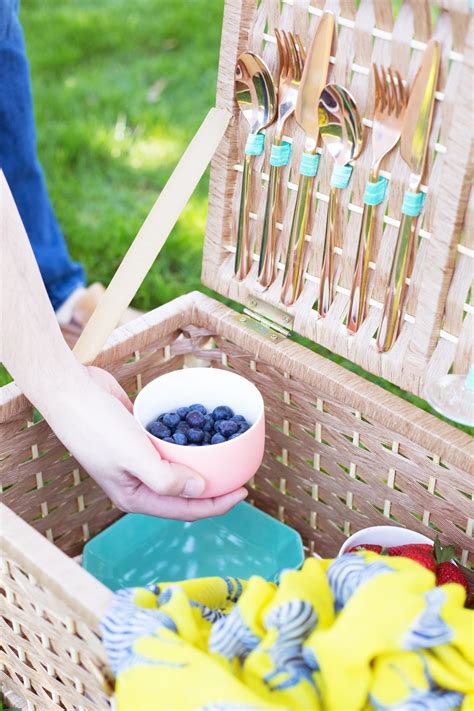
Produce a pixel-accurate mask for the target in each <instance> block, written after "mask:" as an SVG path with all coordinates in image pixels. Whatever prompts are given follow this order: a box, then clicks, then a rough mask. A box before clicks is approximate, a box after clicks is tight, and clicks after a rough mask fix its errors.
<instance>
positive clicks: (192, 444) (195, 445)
mask: <svg viewBox="0 0 474 711" xmlns="http://www.w3.org/2000/svg"><path fill="white" fill-rule="evenodd" d="M200 446H201V445H200V444H194V442H192V443H191V444H188V447H200Z"/></svg>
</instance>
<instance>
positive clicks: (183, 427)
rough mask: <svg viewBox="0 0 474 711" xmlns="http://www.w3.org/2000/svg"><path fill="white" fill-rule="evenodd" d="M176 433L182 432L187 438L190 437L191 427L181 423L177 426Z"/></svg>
mask: <svg viewBox="0 0 474 711" xmlns="http://www.w3.org/2000/svg"><path fill="white" fill-rule="evenodd" d="M175 432H182V433H183V434H185V435H186V436H188V432H189V425H188V423H187V422H183V421H181V422H180V423H179V425H178V426H177V428H176V430H175Z"/></svg>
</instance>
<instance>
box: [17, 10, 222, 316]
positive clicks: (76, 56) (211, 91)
mask: <svg viewBox="0 0 474 711" xmlns="http://www.w3.org/2000/svg"><path fill="white" fill-rule="evenodd" d="M222 12H223V3H222V0H173V1H172V2H169V0H167V1H166V2H165V1H164V0H134V2H130V0H101V2H100V3H97V2H95V1H93V0H68V2H67V3H58V2H57V0H23V4H22V12H21V19H22V22H23V26H24V30H25V36H26V43H27V49H28V54H29V57H30V62H31V71H32V83H33V92H34V99H35V107H36V118H37V131H38V147H39V154H40V158H41V160H42V163H43V166H44V169H45V173H46V176H47V180H48V185H49V188H50V193H51V197H52V201H53V204H54V206H55V209H56V212H57V215H58V218H59V220H60V223H61V225H62V227H63V229H64V232H65V235H66V238H67V242H68V245H69V247H70V251H71V253H72V255H73V257H74V258H75V259H78V260H80V261H81V262H83V264H84V265H85V268H86V270H87V275H88V278H89V280H90V281H95V280H99V281H102V282H104V283H108V282H109V280H110V278H111V277H112V275H113V274H114V272H115V270H116V268H117V266H118V264H119V262H120V260H121V258H122V257H123V255H124V253H125V251H126V250H127V247H128V246H129V244H130V243H131V241H132V240H133V238H134V237H135V235H136V233H137V231H138V229H139V227H140V225H141V224H142V222H143V220H144V219H145V217H146V215H147V214H148V212H149V210H150V208H151V206H152V205H153V203H154V201H155V200H156V197H157V195H158V193H159V192H160V190H161V189H162V187H163V186H164V184H165V183H166V180H167V178H168V177H169V175H170V173H171V171H172V169H173V167H174V165H175V163H176V161H177V160H178V158H179V156H180V155H181V153H182V151H183V150H184V148H185V146H186V145H187V143H188V142H189V140H190V138H191V137H192V136H193V134H194V133H195V131H196V129H197V128H198V126H199V124H200V123H201V121H202V119H203V118H204V116H205V114H206V113H207V111H208V109H209V108H210V107H211V106H213V105H214V101H215V85H216V72H217V61H218V54H219V41H220V27H221V22H222ZM206 205H207V178H206V179H203V180H202V181H201V184H200V185H199V187H198V189H197V191H196V192H195V194H194V196H193V198H192V200H191V201H190V203H189V205H188V207H187V208H186V210H185V211H184V213H183V215H182V217H181V219H180V220H179V223H178V225H177V226H176V228H175V229H174V231H173V233H172V235H171V236H170V238H169V240H168V242H167V244H166V246H165V248H164V249H163V251H162V253H161V255H160V258H159V260H157V262H156V263H155V264H154V266H153V267H152V269H151V272H150V274H149V276H148V277H147V279H146V281H145V282H144V284H143V286H142V288H141V289H140V291H139V293H138V295H137V297H136V299H135V302H134V303H135V305H136V306H137V307H139V308H142V309H146V310H148V309H151V308H154V307H156V306H157V305H158V304H161V303H163V302H165V301H169V300H170V299H172V298H174V297H175V296H177V295H178V294H181V293H184V292H186V291H189V290H191V289H194V288H196V287H198V286H199V275H200V261H201V249H202V240H203V234H204V227H205V218H206Z"/></svg>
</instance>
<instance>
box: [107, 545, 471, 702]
mask: <svg viewBox="0 0 474 711" xmlns="http://www.w3.org/2000/svg"><path fill="white" fill-rule="evenodd" d="M464 603H465V591H464V589H463V588H462V587H461V586H460V585H457V584H449V585H444V586H443V587H436V586H435V576H434V575H433V573H431V572H430V571H428V570H426V569H424V568H422V567H421V566H420V565H418V564H417V563H415V562H413V561H411V560H408V559H406V558H389V557H385V556H379V555H377V554H375V553H370V552H364V553H357V554H346V555H344V556H342V557H341V558H337V559H335V560H317V559H309V560H307V561H306V563H305V564H304V566H303V568H302V569H301V570H300V571H287V572H285V573H283V575H282V576H281V582H280V584H279V585H278V586H277V585H275V584H274V583H269V582H267V581H265V580H263V579H262V578H259V577H253V578H251V579H250V580H248V581H241V580H237V579H235V578H203V579H198V580H188V581H185V582H182V583H179V584H178V583H170V584H163V585H161V584H160V585H155V586H150V587H149V588H147V589H142V588H136V589H130V590H122V591H120V592H118V593H117V594H116V595H115V597H114V602H113V604H112V606H111V608H110V610H109V611H108V613H107V616H106V617H105V619H104V620H103V623H102V633H103V638H104V643H105V646H106V649H107V652H108V656H109V660H110V663H111V666H112V669H113V671H114V673H115V675H116V678H117V683H116V704H117V708H118V711H155V710H157V711H158V710H159V709H163V710H164V711H191V710H192V711H197V710H199V711H264V710H265V711H267V710H269V709H272V710H273V711H290V710H291V711H293V710H300V709H301V711H303V710H304V711H319V710H320V709H321V710H323V709H324V710H325V711H359V710H360V711H367V710H368V709H376V711H448V710H449V709H462V711H468V710H469V711H474V611H472V610H469V609H467V608H465V607H464Z"/></svg>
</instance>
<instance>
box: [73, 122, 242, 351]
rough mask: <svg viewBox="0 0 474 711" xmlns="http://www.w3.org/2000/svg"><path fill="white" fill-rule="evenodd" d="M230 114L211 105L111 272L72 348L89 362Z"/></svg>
mask: <svg viewBox="0 0 474 711" xmlns="http://www.w3.org/2000/svg"><path fill="white" fill-rule="evenodd" d="M230 118H231V114H230V113H229V112H228V111H226V110H223V109H211V110H210V111H209V113H208V115H207V116H206V118H205V119H204V121H203V123H202V124H201V126H200V128H199V130H198V131H197V133H196V135H195V136H194V138H193V140H192V141H191V143H190V144H189V146H188V147H187V149H186V151H185V153H184V155H183V156H182V158H181V160H180V161H179V163H178V165H177V166H176V168H175V169H174V171H173V173H172V175H171V177H170V178H169V180H168V182H167V183H166V185H165V187H164V188H163V190H162V191H161V193H160V195H159V197H158V199H157V201H156V202H155V204H154V205H153V207H152V208H151V210H150V213H149V215H148V217H147V218H146V220H145V222H144V223H143V225H142V226H141V228H140V230H139V232H138V234H137V236H136V237H135V239H134V241H133V242H132V244H131V245H130V247H129V250H128V252H127V253H126V255H125V257H124V258H123V260H122V262H121V264H120V266H119V268H118V269H117V271H116V272H115V274H114V276H113V278H112V281H111V282H110V284H109V286H108V288H107V290H106V292H105V293H104V295H103V297H102V298H101V300H100V302H99V304H98V305H97V308H96V310H95V311H94V313H93V314H92V316H91V318H90V320H89V321H88V323H87V325H86V327H85V328H84V331H83V332H82V334H81V336H80V338H79V340H78V341H77V343H76V346H75V348H74V353H75V355H76V357H77V358H78V360H79V361H80V362H81V363H91V362H92V361H93V360H94V359H95V358H96V357H97V355H98V353H99V352H100V350H101V349H102V347H103V345H104V343H105V342H106V340H107V338H108V337H109V336H110V334H111V333H112V331H113V330H114V328H115V327H116V325H117V323H118V322H119V320H120V317H121V316H122V314H123V313H124V311H125V309H126V308H127V307H128V305H129V304H130V302H131V301H132V299H133V297H134V296H135V294H136V293H137V291H138V289H139V288H140V285H141V284H142V282H143V280H144V278H145V276H146V275H147V273H148V271H149V270H150V268H151V266H152V264H153V262H154V261H155V259H156V258H157V256H158V254H159V253H160V251H161V248H162V247H163V245H164V243H165V242H166V240H167V238H168V235H169V234H170V232H171V230H172V229H173V227H174V225H175V223H176V221H177V219H178V217H179V215H180V214H181V212H182V210H183V208H184V207H185V205H186V203H187V202H188V200H189V198H190V197H191V195H192V193H193V191H194V189H195V187H196V185H197V184H198V182H199V180H200V178H201V177H202V175H203V173H204V171H205V170H206V168H207V165H208V163H209V161H210V160H211V158H212V156H213V155H214V153H215V151H216V149H217V146H218V145H219V143H220V141H221V139H222V137H223V135H224V133H225V130H226V128H227V125H228V123H229V120H230Z"/></svg>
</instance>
